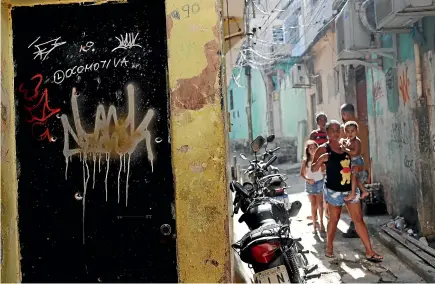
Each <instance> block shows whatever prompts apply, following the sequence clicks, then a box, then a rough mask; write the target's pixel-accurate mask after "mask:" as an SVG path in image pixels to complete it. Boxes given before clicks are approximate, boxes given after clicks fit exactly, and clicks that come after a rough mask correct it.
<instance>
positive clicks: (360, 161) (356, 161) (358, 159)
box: [351, 155, 364, 167]
mask: <svg viewBox="0 0 435 284" xmlns="http://www.w3.org/2000/svg"><path fill="white" fill-rule="evenodd" d="M351 161H352V166H361V167H362V166H364V159H363V157H362V156H361V155H360V156H356V157H353V158H352V159H351Z"/></svg>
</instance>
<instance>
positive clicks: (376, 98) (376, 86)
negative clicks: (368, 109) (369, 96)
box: [373, 81, 384, 103]
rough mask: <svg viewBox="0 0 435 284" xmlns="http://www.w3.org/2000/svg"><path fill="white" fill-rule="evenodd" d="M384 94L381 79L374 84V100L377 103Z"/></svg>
mask: <svg viewBox="0 0 435 284" xmlns="http://www.w3.org/2000/svg"><path fill="white" fill-rule="evenodd" d="M383 96H384V92H383V90H382V85H381V81H378V82H376V83H375V84H374V86H373V100H374V101H375V103H376V102H377V101H379V99H380V98H382V97H383Z"/></svg>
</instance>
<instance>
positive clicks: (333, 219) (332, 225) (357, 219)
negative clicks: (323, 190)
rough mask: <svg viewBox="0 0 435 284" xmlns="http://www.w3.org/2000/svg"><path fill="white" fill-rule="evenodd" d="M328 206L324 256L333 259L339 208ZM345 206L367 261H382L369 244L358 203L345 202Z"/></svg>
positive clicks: (339, 213)
mask: <svg viewBox="0 0 435 284" xmlns="http://www.w3.org/2000/svg"><path fill="white" fill-rule="evenodd" d="M328 206H329V222H328V234H327V240H326V254H325V255H326V256H327V257H334V254H333V249H334V246H333V243H334V237H335V232H336V231H337V225H338V221H339V220H340V215H341V206H333V205H331V204H328ZM346 206H347V210H348V212H349V215H350V217H351V218H352V221H353V222H354V224H355V230H356V232H357V233H358V236H359V237H360V239H361V241H362V243H363V245H364V247H365V250H366V257H367V259H368V260H371V261H381V260H382V259H383V257H382V256H380V255H378V254H377V253H376V252H375V251H374V250H373V248H372V245H371V243H370V237H369V232H368V230H367V226H366V224H365V222H364V219H363V216H362V211H361V204H360V202H355V203H349V202H347V203H346Z"/></svg>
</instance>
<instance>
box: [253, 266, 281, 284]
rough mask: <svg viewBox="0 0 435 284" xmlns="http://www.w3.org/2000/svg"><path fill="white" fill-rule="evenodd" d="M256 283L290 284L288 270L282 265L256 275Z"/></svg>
mask: <svg viewBox="0 0 435 284" xmlns="http://www.w3.org/2000/svg"><path fill="white" fill-rule="evenodd" d="M254 283H290V277H289V276H288V273H287V269H286V268H285V266H284V265H280V266H277V267H274V268H271V269H268V270H263V271H261V272H258V273H255V274H254Z"/></svg>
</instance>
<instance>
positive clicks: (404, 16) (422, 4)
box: [374, 0, 435, 29]
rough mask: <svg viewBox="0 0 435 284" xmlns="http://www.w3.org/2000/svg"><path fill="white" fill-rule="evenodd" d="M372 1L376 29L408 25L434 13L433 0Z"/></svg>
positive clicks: (434, 3) (434, 2)
mask: <svg viewBox="0 0 435 284" xmlns="http://www.w3.org/2000/svg"><path fill="white" fill-rule="evenodd" d="M374 1H375V18H376V28H377V29H394V28H404V27H409V26H411V25H412V24H414V23H415V22H417V21H418V20H420V19H421V18H423V17H424V16H430V15H435V6H434V5H435V1H434V0H374ZM431 12H432V13H431Z"/></svg>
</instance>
